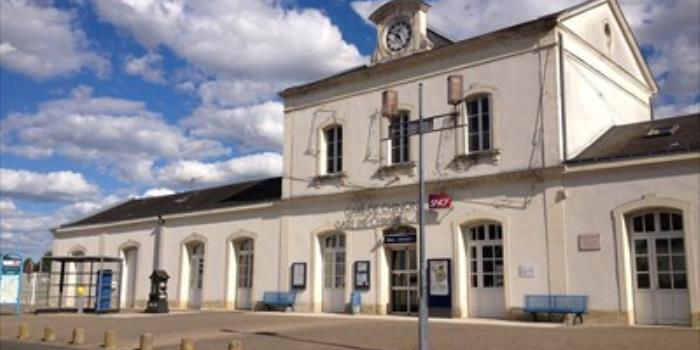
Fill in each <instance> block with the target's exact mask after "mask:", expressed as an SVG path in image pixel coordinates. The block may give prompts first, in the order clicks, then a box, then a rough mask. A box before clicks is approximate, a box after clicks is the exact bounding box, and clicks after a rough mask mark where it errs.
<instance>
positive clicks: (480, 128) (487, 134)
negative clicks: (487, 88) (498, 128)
mask: <svg viewBox="0 0 700 350" xmlns="http://www.w3.org/2000/svg"><path fill="white" fill-rule="evenodd" d="M484 101H486V103H484ZM470 103H477V112H476V114H471V113H470V108H469V107H470V106H469V105H470ZM484 105H486V106H487V108H486V109H487V111H486V112H484V111H483V110H484V108H483V107H484ZM464 108H465V118H466V124H467V128H466V142H465V144H466V149H467V154H470V153H481V152H491V151H494V150H495V147H494V144H493V139H494V136H493V121H494V118H493V116H494V111H493V95H492V94H491V93H476V94H472V95H469V96H467V97H466V98H465V99H464ZM473 118H474V119H477V121H478V124H477V130H476V131H472V121H473ZM486 119H488V129H487V130H484V124H485V123H484V120H486ZM472 136H478V147H472V141H471V139H472ZM485 142H487V143H488V147H485Z"/></svg>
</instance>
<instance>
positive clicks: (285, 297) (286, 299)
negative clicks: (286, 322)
mask: <svg viewBox="0 0 700 350" xmlns="http://www.w3.org/2000/svg"><path fill="white" fill-rule="evenodd" d="M296 299H297V294H296V293H291V292H265V293H263V300H262V301H261V302H260V304H262V305H264V306H265V307H266V308H267V309H268V310H272V309H273V308H279V307H284V310H285V311H286V310H287V308H288V307H291V308H292V311H294V303H295V302H296Z"/></svg>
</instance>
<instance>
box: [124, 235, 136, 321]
mask: <svg viewBox="0 0 700 350" xmlns="http://www.w3.org/2000/svg"><path fill="white" fill-rule="evenodd" d="M137 253H138V250H137V248H136V247H131V248H126V249H124V251H123V252H122V254H123V256H124V260H123V262H122V287H121V288H122V293H123V294H122V307H124V308H127V309H133V308H134V299H135V298H134V295H135V290H136V259H137V257H138V254H137Z"/></svg>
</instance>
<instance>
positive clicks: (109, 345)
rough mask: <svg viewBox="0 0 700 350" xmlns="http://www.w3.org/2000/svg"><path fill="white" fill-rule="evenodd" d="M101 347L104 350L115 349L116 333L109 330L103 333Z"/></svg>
mask: <svg viewBox="0 0 700 350" xmlns="http://www.w3.org/2000/svg"><path fill="white" fill-rule="evenodd" d="M102 347H103V348H105V349H116V348H117V332H115V331H113V330H109V331H106V332H105V341H104V343H102Z"/></svg>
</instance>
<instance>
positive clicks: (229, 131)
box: [0, 0, 700, 256]
mask: <svg viewBox="0 0 700 350" xmlns="http://www.w3.org/2000/svg"><path fill="white" fill-rule="evenodd" d="M382 2H383V1H376V0H369V1H340V0H332V1H329V0H282V1H272V0H267V1H264V0H260V1H233V0H206V1H205V0H190V1H188V2H187V6H185V5H183V1H180V0H140V1H136V0H114V1H99V2H93V1H88V0H71V1H50V0H36V1H30V0H0V4H1V6H2V8H1V10H2V11H0V15H1V16H2V17H0V18H1V20H2V21H1V22H0V24H1V27H0V62H1V63H0V69H1V70H0V73H1V76H0V78H1V79H0V102H1V103H0V121H1V122H2V131H1V132H2V134H0V136H2V139H1V141H0V147H1V148H0V151H1V153H0V157H1V159H0V163H1V164H0V167H1V168H2V170H1V171H2V173H0V176H1V177H0V214H1V215H2V216H1V218H2V221H1V226H0V228H1V230H0V249H2V250H4V251H7V250H20V251H22V252H23V253H25V254H29V255H32V256H37V255H39V254H41V253H43V252H44V251H45V250H46V249H48V247H50V234H49V233H48V228H50V227H53V226H56V225H57V224H60V223H61V222H65V221H70V220H73V219H75V218H77V217H80V216H83V215H86V214H88V213H90V212H93V211H95V210H97V209H99V208H101V207H104V206H107V205H113V204H114V203H118V202H120V201H124V200H126V199H128V198H130V197H134V196H147V195H158V194H167V193H172V192H173V191H182V190H187V189H191V188H196V187H203V186H210V185H216V184H220V183H226V182H235V181H241V180H245V179H250V178H259V177H266V176H275V175H278V174H279V173H280V171H281V157H280V154H279V152H280V151H281V135H282V105H281V103H280V101H279V98H278V97H277V95H276V93H277V92H278V91H280V90H282V89H284V88H285V87H288V86H291V85H294V84H299V83H303V82H305V81H309V80H313V79H316V78H320V77H323V76H326V75H330V74H333V73H336V72H338V71H341V70H344V69H348V68H351V67H354V66H357V65H361V64H364V63H366V62H367V60H368V57H369V56H370V55H371V53H372V51H373V49H374V45H375V32H374V28H373V27H372V26H370V25H369V24H368V23H367V21H366V20H365V19H364V18H365V17H366V15H367V14H368V13H369V12H370V11H371V10H372V9H373V8H376V6H378V5H379V4H381V3H382ZM576 3H578V1H572V0H553V1H547V2H543V1H539V0H508V1H505V0H504V1H490V2H483V1H479V0H439V1H432V2H431V4H432V5H433V8H432V9H431V11H430V17H429V18H430V19H429V22H430V25H431V26H433V27H435V28H437V29H439V30H440V31H441V32H444V33H446V34H448V35H449V36H451V37H452V38H454V39H464V38H467V37H471V36H474V35H478V34H480V33H484V32H488V31H491V30H495V29H498V28H501V27H505V26H508V25H512V24H515V23H518V22H522V21H525V20H528V19H532V18H535V17H538V16H541V15H544V14H547V13H550V12H553V11H556V10H559V9H562V8H565V7H567V6H571V5H573V4H576ZM621 4H622V6H623V10H624V11H625V15H626V17H627V19H628V21H629V22H630V24H631V26H632V28H633V30H634V32H635V35H636V37H637V39H638V40H639V42H640V44H641V45H642V47H643V52H644V54H645V56H646V58H647V60H648V62H649V64H650V66H651V68H652V70H653V71H654V73H655V75H656V77H657V80H658V81H659V83H660V85H661V88H662V94H660V96H659V97H658V99H657V101H656V102H655V104H656V107H657V108H656V111H657V114H659V115H662V116H669V115H677V114H682V113H687V112H691V111H697V110H698V109H699V106H700V93H699V91H700V87H699V85H700V82H699V81H700V75H699V74H700V73H698V71H700V58H699V57H698V50H700V48H699V47H698V41H699V38H698V35H699V34H698V32H700V27H699V25H698V22H699V21H700V20H699V19H698V13H700V8H699V6H700V5H698V3H697V1H693V0H665V1H646V0H628V1H621Z"/></svg>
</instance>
